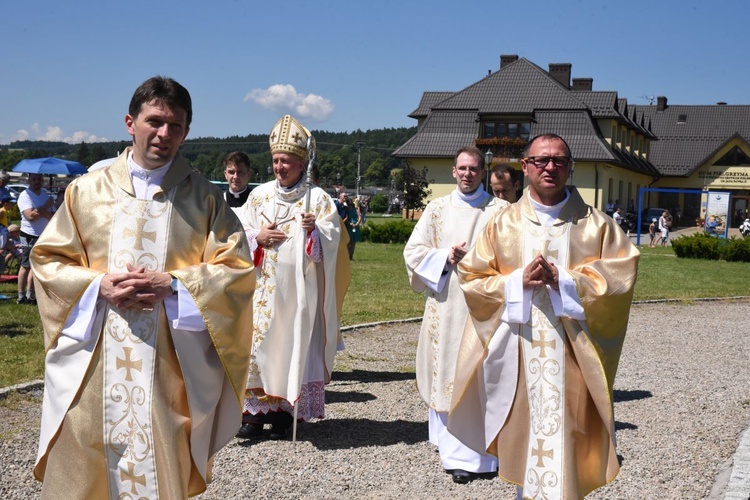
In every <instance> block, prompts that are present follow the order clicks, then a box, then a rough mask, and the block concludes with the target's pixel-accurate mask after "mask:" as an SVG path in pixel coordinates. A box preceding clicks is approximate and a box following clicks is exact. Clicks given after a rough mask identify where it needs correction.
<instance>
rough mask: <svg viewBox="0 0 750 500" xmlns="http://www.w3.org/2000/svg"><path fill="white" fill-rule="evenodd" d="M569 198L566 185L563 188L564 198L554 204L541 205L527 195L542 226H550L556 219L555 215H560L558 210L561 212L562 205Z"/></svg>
mask: <svg viewBox="0 0 750 500" xmlns="http://www.w3.org/2000/svg"><path fill="white" fill-rule="evenodd" d="M569 199H570V191H568V188H567V187H566V188H565V199H563V201H561V202H560V203H557V204H555V205H543V204H541V203H539V202H538V201H536V200H535V199H534V198H532V197H531V196H529V201H530V202H531V208H533V209H534V211H535V212H536V215H537V217H538V218H539V222H541V224H542V225H543V226H551V225H552V224H553V223H554V222H555V221H556V220H557V217H558V216H559V215H560V212H562V209H563V207H564V206H565V204H566V203H567V202H568V200H569Z"/></svg>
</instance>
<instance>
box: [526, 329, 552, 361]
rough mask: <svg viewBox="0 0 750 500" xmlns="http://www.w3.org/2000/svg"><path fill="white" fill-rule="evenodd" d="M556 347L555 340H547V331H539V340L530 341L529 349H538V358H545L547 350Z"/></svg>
mask: <svg viewBox="0 0 750 500" xmlns="http://www.w3.org/2000/svg"><path fill="white" fill-rule="evenodd" d="M555 345H556V342H555V340H554V339H553V340H547V330H539V340H532V341H531V348H532V349H536V348H537V347H538V348H539V357H540V358H546V357H547V348H548V347H549V348H550V349H554V348H555Z"/></svg>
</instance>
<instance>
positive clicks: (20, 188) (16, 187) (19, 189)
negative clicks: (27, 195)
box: [5, 184, 29, 200]
mask: <svg viewBox="0 0 750 500" xmlns="http://www.w3.org/2000/svg"><path fill="white" fill-rule="evenodd" d="M5 187H7V188H8V190H9V191H10V195H11V196H12V197H13V200H18V195H19V194H21V193H23V192H24V191H25V190H26V188H28V187H29V186H28V185H27V184H8V185H7V186H5Z"/></svg>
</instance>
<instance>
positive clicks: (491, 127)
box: [484, 121, 531, 141]
mask: <svg viewBox="0 0 750 500" xmlns="http://www.w3.org/2000/svg"><path fill="white" fill-rule="evenodd" d="M530 134H531V123H529V122H506V121H487V122H484V137H485V139H491V138H493V137H510V138H511V139H523V140H524V141H528V140H529V135H530Z"/></svg>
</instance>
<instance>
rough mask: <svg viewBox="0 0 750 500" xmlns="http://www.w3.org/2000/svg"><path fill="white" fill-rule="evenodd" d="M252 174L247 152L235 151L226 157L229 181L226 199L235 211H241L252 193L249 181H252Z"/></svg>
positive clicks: (225, 167)
mask: <svg viewBox="0 0 750 500" xmlns="http://www.w3.org/2000/svg"><path fill="white" fill-rule="evenodd" d="M252 174H253V171H252V170H251V169H250V158H249V157H248V156H247V155H246V154H245V153H243V152H241V151H234V152H232V153H229V154H228V155H227V156H226V158H224V178H225V179H226V180H227V182H228V183H229V188H228V189H227V191H226V192H225V193H224V199H225V200H226V201H227V203H228V204H229V206H230V207H231V208H232V210H233V211H234V213H239V211H240V208H241V207H242V205H244V204H245V202H246V201H247V197H248V196H249V195H250V191H251V189H250V188H249V187H248V185H247V183H248V182H250V177H252Z"/></svg>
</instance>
